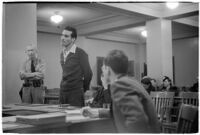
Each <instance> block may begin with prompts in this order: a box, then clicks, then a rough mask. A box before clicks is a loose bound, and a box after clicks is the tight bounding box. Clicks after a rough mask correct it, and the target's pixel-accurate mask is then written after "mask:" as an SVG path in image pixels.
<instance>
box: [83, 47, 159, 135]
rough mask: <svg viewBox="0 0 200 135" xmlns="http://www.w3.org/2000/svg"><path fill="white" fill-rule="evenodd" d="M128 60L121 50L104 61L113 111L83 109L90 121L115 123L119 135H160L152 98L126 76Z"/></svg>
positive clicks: (115, 51)
mask: <svg viewBox="0 0 200 135" xmlns="http://www.w3.org/2000/svg"><path fill="white" fill-rule="evenodd" d="M127 70H128V57H127V56H126V55H125V54H124V53H123V52H122V51H120V50H113V51H111V52H110V53H109V54H108V55H107V57H106V58H105V59H104V64H103V66H102V71H103V74H104V75H106V76H108V77H109V78H110V81H111V88H110V91H111V98H112V107H111V109H110V110H109V109H98V110H97V109H92V108H89V107H87V108H83V110H82V114H83V115H84V116H90V117H110V116H112V117H113V119H114V123H115V126H116V129H117V131H118V132H119V133H158V132H159V124H158V120H157V115H156V111H155V108H154V105H153V103H152V100H151V97H150V96H149V94H148V93H147V92H146V90H145V89H144V87H143V86H142V85H141V84H140V83H139V82H138V81H137V80H135V79H134V78H131V77H128V76H127Z"/></svg>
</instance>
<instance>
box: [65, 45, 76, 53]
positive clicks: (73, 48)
mask: <svg viewBox="0 0 200 135" xmlns="http://www.w3.org/2000/svg"><path fill="white" fill-rule="evenodd" d="M76 48H77V46H76V44H74V45H73V46H72V47H71V48H70V50H69V51H66V50H65V48H63V53H64V52H65V51H66V52H68V53H69V52H71V53H75V52H76Z"/></svg>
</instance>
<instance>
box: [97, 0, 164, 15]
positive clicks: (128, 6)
mask: <svg viewBox="0 0 200 135" xmlns="http://www.w3.org/2000/svg"><path fill="white" fill-rule="evenodd" d="M101 4H102V5H105V6H107V7H110V9H112V10H113V12H114V11H117V10H119V11H120V12H121V11H123V12H124V15H125V14H127V12H129V15H131V13H132V14H133V13H137V14H138V15H145V16H149V17H153V18H159V17H162V13H161V12H159V11H157V10H153V9H151V8H148V7H144V6H138V5H137V3H101ZM120 9H121V10H120ZM125 11H126V12H125ZM123 12H122V13H123Z"/></svg>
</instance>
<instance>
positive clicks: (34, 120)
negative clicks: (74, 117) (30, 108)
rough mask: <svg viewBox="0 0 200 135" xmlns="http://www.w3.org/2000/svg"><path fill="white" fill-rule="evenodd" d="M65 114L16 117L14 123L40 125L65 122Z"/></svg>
mask: <svg viewBox="0 0 200 135" xmlns="http://www.w3.org/2000/svg"><path fill="white" fill-rule="evenodd" d="M65 117H66V114H65V113H61V112H55V113H46V114H39V115H30V116H16V122H19V123H25V124H30V125H42V124H51V123H58V122H59V123H61V122H65Z"/></svg>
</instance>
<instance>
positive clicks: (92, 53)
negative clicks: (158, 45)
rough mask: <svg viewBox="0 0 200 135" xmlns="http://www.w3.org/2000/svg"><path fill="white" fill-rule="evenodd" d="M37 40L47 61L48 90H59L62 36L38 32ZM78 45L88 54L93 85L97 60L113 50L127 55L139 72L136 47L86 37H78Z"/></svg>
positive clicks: (93, 83)
mask: <svg viewBox="0 0 200 135" xmlns="http://www.w3.org/2000/svg"><path fill="white" fill-rule="evenodd" d="M37 39H38V48H39V53H40V56H41V57H42V58H43V59H44V60H45V61H46V77H45V85H46V86H47V87H48V88H59V86H60V81H61V76H62V70H61V65H60V52H61V45H60V36H59V35H56V34H50V33H42V32H38V38H37ZM76 44H77V46H78V47H80V48H82V49H84V50H85V51H86V52H87V53H88V56H89V63H90V66H91V69H92V71H93V78H92V81H91V85H96V84H97V81H96V80H97V67H96V65H97V63H96V58H97V57H105V56H106V54H107V53H108V52H109V51H110V50H113V49H120V50H123V51H124V52H125V53H126V54H127V56H128V58H129V60H134V68H135V73H137V72H138V71H136V69H137V66H136V64H137V63H138V60H139V58H138V56H139V52H138V47H137V46H136V45H133V44H126V43H119V42H111V41H104V40H93V39H87V38H85V37H78V39H77V41H76ZM140 57H141V56H140ZM143 59H144V58H143ZM136 78H138V74H136Z"/></svg>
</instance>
